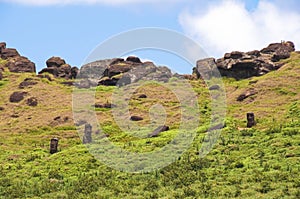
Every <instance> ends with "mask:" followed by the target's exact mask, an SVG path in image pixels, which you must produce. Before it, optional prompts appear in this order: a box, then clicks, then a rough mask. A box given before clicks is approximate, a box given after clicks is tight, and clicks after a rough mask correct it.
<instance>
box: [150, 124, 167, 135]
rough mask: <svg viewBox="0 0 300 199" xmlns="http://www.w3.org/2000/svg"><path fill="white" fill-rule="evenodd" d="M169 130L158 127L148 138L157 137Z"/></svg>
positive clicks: (165, 127)
mask: <svg viewBox="0 0 300 199" xmlns="http://www.w3.org/2000/svg"><path fill="white" fill-rule="evenodd" d="M169 129H170V128H169V127H168V126H165V125H164V126H160V127H158V128H156V129H155V130H154V131H153V132H152V133H151V134H149V135H148V137H157V136H158V135H159V134H160V133H162V132H165V131H168V130H169Z"/></svg>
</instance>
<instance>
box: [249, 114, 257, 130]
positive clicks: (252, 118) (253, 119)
mask: <svg viewBox="0 0 300 199" xmlns="http://www.w3.org/2000/svg"><path fill="white" fill-rule="evenodd" d="M255 124H256V122H255V118H254V113H247V128H251V127H252V126H254V125H255Z"/></svg>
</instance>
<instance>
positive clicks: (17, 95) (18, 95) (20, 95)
mask: <svg viewBox="0 0 300 199" xmlns="http://www.w3.org/2000/svg"><path fill="white" fill-rule="evenodd" d="M26 94H27V92H14V93H13V94H11V96H10V97H9V101H10V102H13V103H17V102H20V101H22V100H23V99H24V96H25V95H26Z"/></svg>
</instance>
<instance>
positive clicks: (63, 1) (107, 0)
mask: <svg viewBox="0 0 300 199" xmlns="http://www.w3.org/2000/svg"><path fill="white" fill-rule="evenodd" d="M0 2H8V3H17V4H24V5H34V6H49V5H50V6H51V5H78V4H80V5H82V4H83V5H84V4H87V5H93V4H104V5H126V4H141V3H151V4H152V3H160V2H161V1H160V0H0ZM165 2H166V3H172V2H183V1H182V0H165Z"/></svg>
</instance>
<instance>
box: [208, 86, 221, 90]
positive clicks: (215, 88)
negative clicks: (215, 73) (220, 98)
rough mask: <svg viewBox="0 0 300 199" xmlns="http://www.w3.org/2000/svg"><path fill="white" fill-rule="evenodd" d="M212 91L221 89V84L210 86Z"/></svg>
mask: <svg viewBox="0 0 300 199" xmlns="http://www.w3.org/2000/svg"><path fill="white" fill-rule="evenodd" d="M208 89H209V90H210V91H212V90H219V89H220V86H219V85H212V86H210V87H209V88H208Z"/></svg>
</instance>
